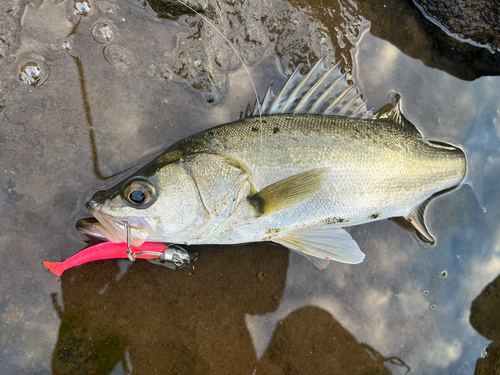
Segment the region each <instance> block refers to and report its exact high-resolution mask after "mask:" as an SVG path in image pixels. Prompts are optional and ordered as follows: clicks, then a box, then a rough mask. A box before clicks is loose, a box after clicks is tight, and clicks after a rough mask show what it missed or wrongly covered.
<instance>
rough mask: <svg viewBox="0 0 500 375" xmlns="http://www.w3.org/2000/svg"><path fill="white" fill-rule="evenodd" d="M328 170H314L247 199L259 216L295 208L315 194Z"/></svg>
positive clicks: (269, 187)
mask: <svg viewBox="0 0 500 375" xmlns="http://www.w3.org/2000/svg"><path fill="white" fill-rule="evenodd" d="M325 173H326V169H313V170H311V171H307V172H303V173H299V174H297V175H295V176H292V177H288V178H285V179H284V180H281V181H278V182H275V183H274V184H272V185H269V186H267V187H265V188H264V189H262V190H261V191H259V192H258V193H256V194H252V195H250V196H249V197H248V198H247V199H248V201H249V203H250V204H251V205H252V206H253V207H254V208H255V211H256V212H257V215H258V216H266V215H270V214H273V213H275V212H278V211H281V210H284V209H286V208H289V207H292V206H295V205H296V204H298V203H300V202H302V201H304V200H305V199H307V198H308V197H310V196H311V195H312V194H313V193H315V192H316V191H317V190H318V189H319V188H320V187H321V183H322V182H323V175H324V174H325Z"/></svg>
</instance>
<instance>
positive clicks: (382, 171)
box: [81, 69, 467, 263]
mask: <svg viewBox="0 0 500 375" xmlns="http://www.w3.org/2000/svg"><path fill="white" fill-rule="evenodd" d="M313 71H314V69H313ZM325 74H326V73H325ZM306 79H307V77H306ZM315 79H316V78H315ZM302 84H303V83H302ZM309 86H311V85H309ZM285 88H286V86H285ZM307 90H309V92H310V90H311V89H310V88H307V87H306V91H307ZM282 91H283V90H282ZM345 91H347V89H345V90H344V91H343V93H344V95H346V94H345ZM289 96H290V95H289ZM310 96H311V95H310ZM300 97H302V96H299V99H300ZM279 99H280V96H279V95H278V99H275V100H274V103H276V102H277V101H279ZM285 99H287V98H286V97H285ZM292 99H293V97H292ZM281 100H282V101H283V99H281ZM287 100H288V99H287ZM264 101H266V99H265V100H264ZM288 101H289V102H291V100H288ZM318 101H319V99H318ZM337 101H339V100H337ZM294 102H295V105H296V107H295V108H298V107H299V106H300V105H302V104H300V103H301V102H300V103H299V104H297V102H298V100H295V101H294ZM351 102H354V99H351ZM339 103H340V104H338V105H337V107H338V108H340V107H339V106H340V105H343V106H344V107H342V108H345V106H346V104H345V103H341V102H340V101H339ZM355 104H356V108H357V109H358V110H359V108H360V107H361V105H362V104H363V103H361V104H358V103H357V102H356V103H355ZM303 106H304V105H303ZM305 107H307V105H305ZM312 107H314V105H313V106H312ZM330 107H331V106H330ZM268 108H272V106H271V105H269V106H268ZM280 111H281V113H278V114H272V110H267V111H265V112H264V113H270V114H268V115H265V116H262V118H259V117H249V118H246V119H244V120H241V121H238V122H234V123H230V124H226V125H222V126H219V127H216V128H213V129H210V130H207V131H204V132H202V133H199V134H196V135H193V136H191V137H188V138H186V139H184V140H182V141H180V142H179V143H177V144H176V145H174V146H173V147H172V148H170V149H169V150H167V152H165V153H164V154H163V155H161V156H160V157H159V158H157V159H156V160H154V161H153V162H151V163H150V164H149V165H147V166H145V167H144V168H142V169H141V170H140V171H138V172H137V173H136V175H134V177H132V178H128V179H126V180H125V181H123V182H121V183H120V184H118V185H117V186H115V187H113V188H111V189H110V190H108V191H107V192H105V193H104V194H100V195H98V196H96V197H94V198H93V200H91V201H90V202H89V203H88V206H89V208H90V211H91V212H92V213H93V214H94V216H95V217H96V218H97V219H98V220H99V221H100V223H99V224H89V223H87V224H83V225H82V226H81V229H82V231H84V232H87V233H91V234H96V235H98V236H101V237H106V238H108V239H110V240H112V241H125V240H126V230H125V223H128V225H129V226H130V227H131V237H132V242H133V244H135V245H138V244H140V243H142V242H144V241H146V240H147V241H161V242H172V243H181V244H182V243H183V244H208V243H210V244H237V243H246V242H255V241H274V242H277V243H281V244H283V245H285V246H287V247H289V248H291V249H293V250H297V251H300V252H303V253H305V254H308V255H312V256H314V257H318V258H324V259H335V260H338V261H342V262H346V263H359V262H360V261H361V260H362V259H363V258H364V255H363V254H362V253H361V252H360V251H359V248H358V247H357V245H356V243H355V242H354V241H353V240H352V238H351V237H350V236H349V234H347V232H346V231H345V230H343V229H341V228H343V227H347V226H352V225H358V224H363V223H366V222H370V221H374V220H381V219H385V218H391V217H404V218H406V219H407V220H408V221H409V222H410V223H411V224H413V226H414V227H415V229H416V231H417V233H419V234H420V237H421V239H423V240H425V241H427V242H430V243H433V242H434V238H433V237H432V235H431V234H430V232H429V230H428V229H427V227H426V225H425V221H424V219H423V216H424V210H425V207H426V205H427V203H428V202H429V201H430V199H431V198H432V197H434V196H436V195H439V194H440V193H442V192H444V191H447V190H449V189H451V188H453V187H456V186H458V185H459V184H460V183H461V182H462V181H463V180H464V177H465V175H466V170H467V160H466V155H465V153H464V152H463V151H462V150H461V149H460V148H458V147H455V146H452V145H446V144H442V143H440V144H437V143H431V142H429V141H427V140H426V139H425V138H423V137H422V135H421V134H420V133H419V132H418V130H417V129H416V128H415V127H414V126H413V125H412V124H411V123H410V122H409V121H408V120H406V119H405V118H404V116H403V115H402V114H401V111H400V108H399V106H396V107H394V109H393V110H392V111H391V112H389V113H388V114H386V115H385V117H384V116H382V117H380V118H374V116H370V115H368V116H367V115H366V113H367V112H365V111H361V112H360V115H358V116H357V117H349V116H345V115H343V116H339V115H331V114H327V115H325V114H321V113H314V111H312V110H311V108H309V109H308V110H305V111H302V112H300V111H299V114H293V113H292V114H287V113H282V112H283V110H282V109H280ZM353 112H355V111H353ZM370 114H371V113H370ZM143 199H144V201H143Z"/></svg>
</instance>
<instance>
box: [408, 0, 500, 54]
mask: <svg viewBox="0 0 500 375" xmlns="http://www.w3.org/2000/svg"><path fill="white" fill-rule="evenodd" d="M414 1H415V3H417V4H418V5H420V7H421V9H422V11H423V12H424V14H425V15H426V16H427V17H429V18H430V19H432V20H433V21H434V22H437V23H438V24H439V25H440V26H441V27H444V28H445V30H446V31H447V32H449V33H451V34H454V35H456V36H458V37H459V38H460V39H462V40H464V41H469V42H471V43H474V44H479V45H481V46H485V47H487V48H489V49H490V50H491V51H492V52H495V51H497V50H499V49H500V8H499V3H498V2H497V1H488V0H479V1H465V0H414Z"/></svg>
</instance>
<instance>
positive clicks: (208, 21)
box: [176, 0, 262, 173]
mask: <svg viewBox="0 0 500 375" xmlns="http://www.w3.org/2000/svg"><path fill="white" fill-rule="evenodd" d="M176 1H177V2H178V3H180V4H182V5H184V6H185V7H186V8H188V9H189V10H191V11H192V12H194V13H195V14H196V15H197V16H199V17H200V18H201V19H202V20H204V21H206V22H207V23H208V24H209V25H210V26H212V28H213V29H214V30H215V31H217V33H219V35H220V36H221V37H222V38H224V40H225V41H226V42H227V44H229V46H230V47H231V48H232V49H233V51H234V53H235V54H236V56H238V59H239V60H240V61H241V64H242V65H243V68H245V72H246V73H247V76H248V78H249V79H250V83H251V84H252V88H253V92H254V94H255V98H256V99H257V103H256V104H255V105H256V106H257V109H258V111H259V121H260V147H259V159H260V150H261V149H262V113H261V111H260V108H261V106H260V102H259V95H257V89H256V88H255V85H254V82H253V79H252V76H251V75H250V72H249V71H248V69H247V66H246V64H245V62H244V61H243V59H242V58H241V56H240V54H239V53H238V51H237V50H236V48H235V47H234V46H233V44H232V43H231V41H230V40H229V39H228V38H227V37H226V36H225V35H224V34H223V33H222V32H221V31H220V30H219V29H218V28H217V27H215V25H214V24H213V23H212V22H210V20H209V19H208V18H207V17H205V16H204V15H202V14H201V13H199V12H197V11H196V10H194V9H193V8H191V7H190V6H189V5H187V4H186V3H184V2H182V1H181V0H176ZM255 168H257V163H255ZM254 173H255V171H254Z"/></svg>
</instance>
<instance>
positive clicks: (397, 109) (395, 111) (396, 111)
mask: <svg viewBox="0 0 500 375" xmlns="http://www.w3.org/2000/svg"><path fill="white" fill-rule="evenodd" d="M396 100H397V102H396V105H395V106H394V107H392V109H391V110H390V111H389V112H385V113H382V114H380V115H378V116H377V118H379V119H388V120H390V121H392V122H395V123H396V124H399V125H401V127H402V128H404V129H406V130H408V131H410V132H413V133H415V134H416V135H418V136H420V137H423V135H422V133H420V130H418V129H417V127H416V126H415V125H413V124H412V123H411V121H410V120H408V119H407V118H406V117H405V115H403V111H402V110H401V102H402V99H401V97H400V96H399V95H396Z"/></svg>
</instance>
